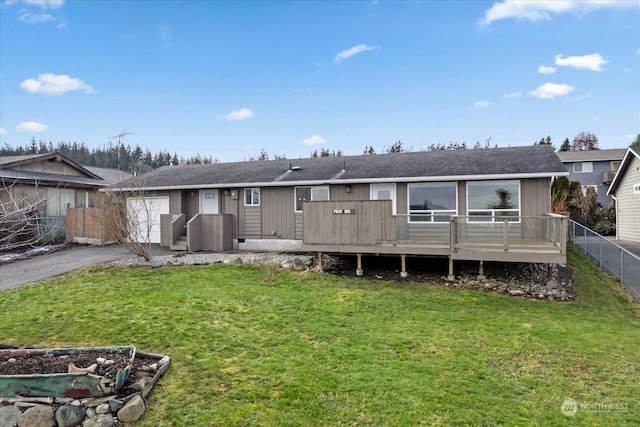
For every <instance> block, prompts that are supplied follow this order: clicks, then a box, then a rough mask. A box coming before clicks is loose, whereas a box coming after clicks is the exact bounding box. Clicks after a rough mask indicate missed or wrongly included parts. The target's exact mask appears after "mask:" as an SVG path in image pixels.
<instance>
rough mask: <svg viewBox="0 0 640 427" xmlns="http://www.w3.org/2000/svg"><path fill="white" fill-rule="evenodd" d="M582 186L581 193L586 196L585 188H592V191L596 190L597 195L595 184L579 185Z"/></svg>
mask: <svg viewBox="0 0 640 427" xmlns="http://www.w3.org/2000/svg"><path fill="white" fill-rule="evenodd" d="M580 187H581V188H582V195H583V196H585V197H586V195H587V188H593V191H595V192H596V195H598V186H597V185H581V186H580Z"/></svg>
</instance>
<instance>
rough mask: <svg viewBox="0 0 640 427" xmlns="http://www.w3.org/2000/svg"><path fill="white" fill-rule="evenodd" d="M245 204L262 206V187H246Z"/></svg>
mask: <svg viewBox="0 0 640 427" xmlns="http://www.w3.org/2000/svg"><path fill="white" fill-rule="evenodd" d="M244 205H245V206H260V189H259V188H245V189H244Z"/></svg>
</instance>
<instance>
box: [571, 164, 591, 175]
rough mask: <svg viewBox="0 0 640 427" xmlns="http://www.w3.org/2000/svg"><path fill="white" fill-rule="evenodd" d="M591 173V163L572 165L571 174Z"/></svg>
mask: <svg viewBox="0 0 640 427" xmlns="http://www.w3.org/2000/svg"><path fill="white" fill-rule="evenodd" d="M591 172H593V163H592V162H578V163H574V164H573V173H591Z"/></svg>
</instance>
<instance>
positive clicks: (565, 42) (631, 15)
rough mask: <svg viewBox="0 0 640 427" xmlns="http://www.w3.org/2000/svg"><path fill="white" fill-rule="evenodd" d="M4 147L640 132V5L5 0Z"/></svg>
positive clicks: (349, 142)
mask: <svg viewBox="0 0 640 427" xmlns="http://www.w3.org/2000/svg"><path fill="white" fill-rule="evenodd" d="M0 1H1V3H0V4H1V6H0V141H1V142H2V143H3V144H4V143H6V144H10V145H14V146H16V145H25V144H27V143H29V142H30V140H31V138H35V139H36V140H44V141H46V142H49V141H52V142H53V143H54V144H55V143H56V142H58V141H65V142H73V141H75V142H78V143H80V142H84V143H85V144H86V145H87V146H88V147H90V148H94V147H99V146H104V145H106V144H108V143H109V139H108V138H109V137H111V136H113V135H117V134H118V133H120V132H122V131H126V132H132V133H134V135H129V136H126V137H125V139H124V141H125V143H126V144H131V145H136V144H137V145H140V146H141V147H143V148H149V149H150V150H151V151H152V152H155V151H158V150H167V151H169V152H171V153H173V152H177V153H178V155H179V156H184V157H189V156H192V155H196V154H197V153H199V154H201V155H207V156H209V155H210V156H212V157H214V158H216V159H219V160H220V161H238V160H244V159H246V158H247V157H249V156H256V155H257V154H259V153H260V150H261V149H264V150H265V151H266V152H267V153H269V154H270V155H271V156H273V155H276V154H278V155H285V156H286V157H288V158H296V157H308V156H309V155H310V153H311V152H312V151H313V150H316V149H317V150H320V149H321V148H325V149H329V150H342V151H343V152H344V154H345V155H352V154H355V155H357V154H361V153H362V151H363V149H364V147H365V146H373V147H374V148H375V149H376V150H377V151H378V152H380V151H382V149H383V147H388V146H390V145H391V144H393V143H394V142H395V141H398V140H399V141H402V143H403V145H404V147H405V148H409V149H413V150H419V149H424V148H426V147H427V146H429V145H430V144H438V143H441V144H445V145H446V144H448V143H449V142H452V141H456V142H460V143H461V142H466V143H467V144H470V145H473V144H475V143H476V141H480V142H481V143H484V142H485V141H486V140H488V139H490V141H491V145H495V144H497V145H498V146H516V145H530V144H533V143H534V142H535V141H537V140H539V139H540V138H542V137H546V136H547V135H549V136H551V138H552V140H553V142H554V143H555V144H556V146H559V145H560V144H561V142H562V141H563V140H564V139H565V138H569V139H570V140H571V139H573V137H574V136H575V135H576V134H577V133H578V132H581V131H585V132H591V133H594V134H595V135H596V136H598V138H599V141H600V147H601V148H623V147H626V146H627V145H628V144H629V143H630V142H631V141H632V140H633V139H634V137H635V135H636V134H638V133H639V132H640V2H639V1H630V0H627V1H606V0H600V1H591V2H579V1H571V0H569V1H519V2H513V1H510V0H503V1H498V2H495V1H486V2H485V1H383V0H381V1H352V2H350V1H317V2H312V1H293V2H286V1H278V2H269V1H256V2H252V1H236V2H231V1H229V2H225V1H175V2H174V1H124V0H121V1H99V0H93V1H80V0H72V1H65V0H23V1H18V0H0Z"/></svg>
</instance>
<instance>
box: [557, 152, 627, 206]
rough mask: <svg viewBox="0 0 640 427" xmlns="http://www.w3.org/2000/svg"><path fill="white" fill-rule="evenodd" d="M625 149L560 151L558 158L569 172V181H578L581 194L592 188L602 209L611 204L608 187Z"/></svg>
mask: <svg viewBox="0 0 640 427" xmlns="http://www.w3.org/2000/svg"><path fill="white" fill-rule="evenodd" d="M625 152H626V149H624V148H620V149H618V148H616V149H611V150H587V151H560V152H558V153H557V154H558V157H559V158H560V160H561V161H562V163H564V165H565V166H566V168H567V171H568V172H569V181H579V182H580V185H581V186H582V192H583V194H584V193H585V192H586V188H587V187H593V188H594V189H595V190H596V194H597V196H598V198H597V201H598V203H600V205H601V206H602V207H603V208H607V207H608V206H609V205H610V204H611V201H612V199H611V197H610V196H608V195H607V191H608V190H609V185H610V184H611V181H612V180H613V177H614V175H615V173H616V170H618V167H619V166H620V163H621V162H622V158H623V157H624V154H625Z"/></svg>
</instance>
